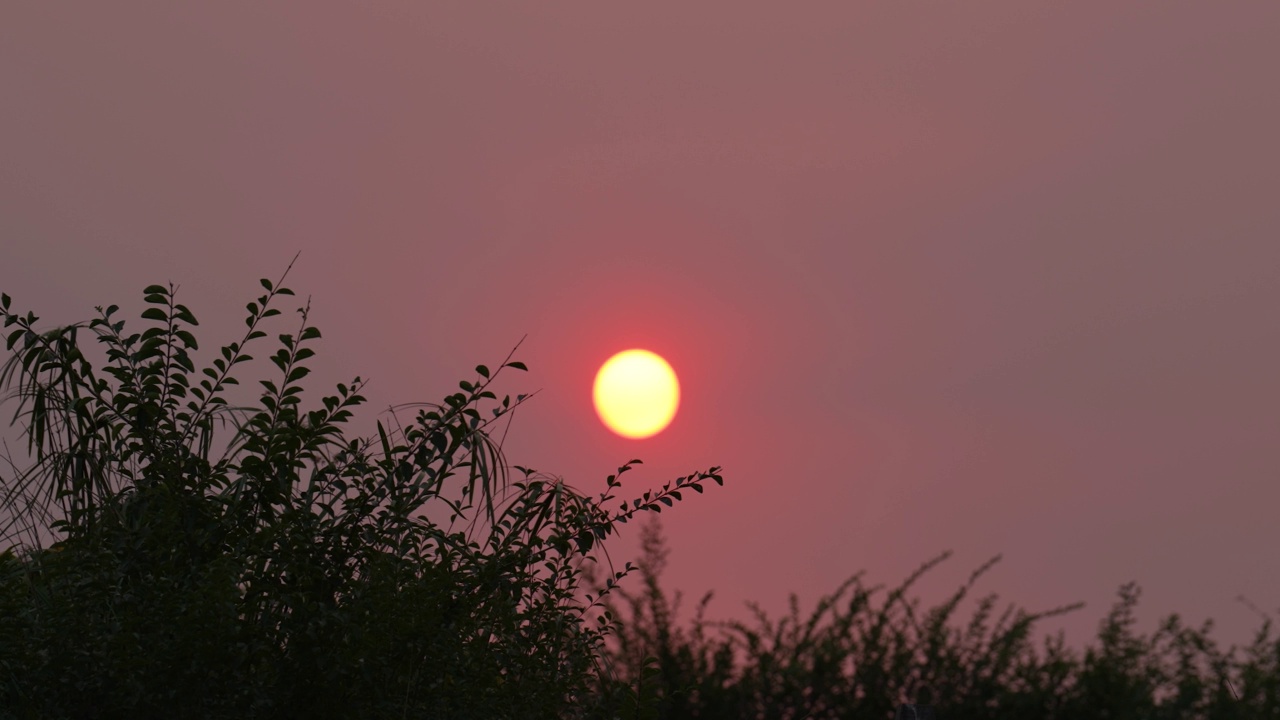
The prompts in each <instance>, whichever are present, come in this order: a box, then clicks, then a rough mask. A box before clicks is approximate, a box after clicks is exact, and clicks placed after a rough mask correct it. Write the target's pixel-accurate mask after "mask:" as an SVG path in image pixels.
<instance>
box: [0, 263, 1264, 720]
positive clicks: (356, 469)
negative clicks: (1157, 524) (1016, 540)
mask: <svg viewBox="0 0 1280 720" xmlns="http://www.w3.org/2000/svg"><path fill="white" fill-rule="evenodd" d="M286 275H287V271H286ZM283 279H284V278H283V277H282V278H281V279H280V280H278V281H277V282H274V283H273V282H270V281H268V280H263V281H261V282H262V286H263V288H264V290H265V292H264V294H263V295H261V296H260V297H258V298H257V299H256V300H255V301H254V302H251V303H249V305H248V306H247V311H248V316H247V318H246V321H245V322H246V331H245V334H244V335H243V337H242V338H241V339H240V340H239V341H238V342H233V343H230V344H228V345H226V346H224V347H222V348H220V349H219V351H218V352H217V353H216V354H215V355H214V357H213V358H212V360H211V361H210V362H209V363H208V365H207V366H197V364H196V357H195V355H196V353H198V352H199V346H198V344H197V340H196V337H195V334H194V331H193V328H195V327H196V326H197V325H198V323H197V321H196V318H195V316H194V314H192V313H191V311H190V310H189V309H187V308H186V307H185V306H183V305H182V304H180V303H178V302H177V300H176V291H175V288H173V287H172V286H161V285H152V286H150V287H148V288H146V290H145V291H144V300H145V302H146V304H147V306H148V307H147V309H146V310H145V311H144V312H143V313H142V319H143V320H144V321H145V322H146V323H147V324H148V326H147V327H146V328H145V329H144V330H143V331H142V332H140V333H136V334H128V333H126V330H125V325H124V322H123V321H121V320H119V319H118V318H117V314H118V312H119V310H118V308H116V307H115V306H110V307H107V308H106V309H101V308H99V313H98V317H96V318H95V319H94V320H92V321H90V322H88V323H87V324H77V325H72V326H68V327H63V328H55V329H52V330H48V331H43V332H42V331H40V330H39V329H37V323H38V321H39V318H38V317H36V316H35V315H34V314H32V313H29V312H28V313H26V314H25V315H24V314H20V313H18V312H16V311H13V310H11V309H10V305H11V301H10V299H9V297H8V296H5V295H0V316H2V317H3V319H4V326H5V328H6V329H7V330H8V332H7V333H6V347H7V349H9V350H11V351H13V353H14V354H13V355H12V357H11V358H10V359H9V360H8V361H7V362H6V363H5V364H4V365H3V367H0V385H2V386H3V387H5V388H8V389H9V390H10V392H9V394H8V395H7V396H6V400H7V401H10V402H14V403H16V406H17V409H16V412H15V416H14V421H15V423H17V424H18V425H19V427H20V428H21V431H22V436H23V437H24V438H25V440H26V444H27V448H26V450H27V454H28V456H29V457H30V461H29V464H27V463H24V466H23V467H19V465H18V464H17V463H16V462H15V461H13V460H12V458H9V463H8V468H7V470H6V471H3V472H2V473H0V549H3V552H2V553H0V718H124V717H128V718H135V717H137V718H148V717H157V718H158V717H164V718H230V717H235V718H294V717H308V716H309V717H318V718H347V717H361V718H364V717H367V718H379V717H385V718H391V717H395V718H412V717H418V718H553V717H554V718H671V719H679V718H704V719H714V718H733V719H734V720H737V719H739V718H759V719H768V720H772V719H774V718H778V719H789V720H800V719H802V718H809V719H818V718H883V719H887V718H890V717H892V716H893V709H894V707H895V706H897V705H898V704H899V703H902V702H912V701H918V702H921V703H924V704H929V705H932V706H933V707H934V708H935V709H936V710H937V717H939V718H942V719H943V720H970V719H972V720H978V719H980V718H981V719H982V720H1014V719H1015V718H1017V719H1018V720H1023V719H1025V718H1028V717H1032V718H1037V719H1044V720H1058V719H1061V720H1067V719H1070V720H1078V719H1080V718H1113V719H1126V718H1131V719H1133V720H1138V719H1144V720H1145V719H1155V720H1166V719H1167V720H1174V719H1181V718H1211V719H1214V720H1217V719H1223V720H1226V719H1228V718H1231V719H1235V718H1241V719H1252V718H1258V719H1261V718H1280V639H1278V638H1274V637H1272V634H1271V619H1270V618H1269V617H1265V616H1264V622H1263V625H1262V627H1261V629H1260V630H1259V631H1258V633H1257V635H1256V637H1255V640H1254V642H1253V643H1252V644H1251V645H1249V646H1248V647H1247V648H1244V649H1243V650H1240V649H1237V648H1235V647H1232V648H1230V649H1229V650H1228V651H1226V652H1223V651H1221V650H1219V649H1218V647H1217V645H1216V644H1215V643H1214V642H1213V641H1212V639H1211V638H1210V631H1211V629H1212V624H1211V623H1206V624H1205V625H1204V626H1202V627H1201V628H1198V629H1196V628H1188V627H1185V626H1184V625H1183V624H1182V622H1181V620H1180V619H1179V618H1178V616H1176V615H1174V616H1170V617H1169V618H1167V619H1166V620H1164V621H1163V622H1161V623H1160V624H1159V627H1158V629H1157V630H1156V632H1155V633H1154V634H1152V635H1149V636H1148V635H1141V634H1137V633H1136V632H1135V624H1136V623H1135V618H1134V609H1135V607H1136V604H1137V601H1138V598H1139V591H1138V588H1137V587H1136V586H1135V585H1132V584H1130V585H1125V586H1123V587H1122V588H1121V589H1120V592H1119V599H1118V601H1117V602H1116V604H1115V606H1114V607H1113V608H1112V609H1111V611H1110V612H1109V614H1108V615H1107V616H1106V618H1105V619H1104V620H1103V621H1102V623H1101V625H1100V628H1099V632H1098V636H1097V642H1096V644H1094V645H1090V646H1088V647H1087V648H1085V649H1084V650H1083V652H1077V651H1075V650H1072V649H1069V648H1067V647H1066V646H1065V644H1064V641H1063V639H1062V636H1061V635H1058V636H1057V637H1056V638H1047V639H1045V641H1044V643H1043V647H1042V648H1037V647H1035V645H1034V643H1033V642H1032V636H1031V630H1032V628H1033V626H1034V624H1035V623H1036V622H1038V621H1040V620H1043V619H1046V618H1050V617H1054V616H1057V615H1060V614H1062V613H1065V612H1069V611H1072V610H1076V609H1078V608H1079V607H1080V606H1079V605H1072V606H1066V607H1061V608H1057V609H1054V610H1050V611H1048V612H1042V613H1028V612H1026V611H1023V610H1019V609H1015V608H1013V607H1009V608H1008V609H1006V610H1005V611H1004V612H1003V613H1002V614H1000V616H999V617H998V618H997V617H995V616H994V611H995V608H996V603H997V597H996V596H995V595H988V596H985V597H983V598H981V599H980V600H978V602H977V606H976V610H975V611H974V614H973V617H972V618H971V619H970V620H969V621H968V622H967V623H957V622H956V621H955V615H956V613H957V609H958V607H959V605H960V603H961V601H962V600H964V599H965V598H966V597H968V596H969V595H970V594H971V593H972V591H973V588H974V586H975V584H976V582H977V581H978V580H979V579H980V577H981V576H982V575H983V573H985V572H986V571H987V570H988V569H989V568H990V567H991V566H992V565H993V564H994V563H995V562H996V561H997V560H998V558H996V559H993V560H992V561H990V562H988V563H986V564H984V565H983V566H982V567H980V568H978V570H976V571H975V572H974V573H973V574H972V575H971V577H970V579H969V581H968V582H967V583H966V584H965V585H963V586H962V587H961V588H960V589H959V590H957V591H956V593H955V594H954V595H952V596H951V597H950V598H949V599H948V600H947V601H945V602H943V603H942V604H940V605H938V606H937V607H934V608H931V609H928V610H924V609H921V608H920V606H919V601H918V600H910V599H908V597H907V593H908V592H909V591H910V590H911V588H912V586H913V584H914V583H915V582H916V581H917V580H918V579H919V578H920V577H921V576H922V575H923V574H924V573H926V572H928V571H929V570H931V569H933V568H934V567H936V566H937V565H938V564H939V563H941V562H943V561H945V560H946V559H947V558H948V557H949V554H948V553H944V554H943V555H941V556H939V557H937V558H934V559H933V560H930V561H929V562H927V563H925V564H923V565H922V566H921V567H920V568H919V569H918V570H916V571H915V572H914V573H912V574H911V575H910V576H909V577H908V578H907V579H906V580H905V581H904V582H903V583H902V584H900V585H899V586H897V587H895V588H893V589H891V590H888V592H887V593H886V594H885V595H884V597H883V599H880V592H881V591H882V590H883V588H881V587H879V586H872V587H868V586H866V585H864V583H863V580H862V575H861V574H859V575H855V576H854V577H852V578H850V579H849V580H848V581H846V582H845V583H843V584H842V585H840V586H839V587H838V588H837V589H836V590H835V591H834V592H833V593H831V594H830V595H828V596H826V597H824V598H822V599H821V600H820V601H819V603H818V604H817V607H816V609H815V610H814V611H813V613H812V614H811V615H810V616H809V617H807V618H803V617H801V615H800V612H799V606H798V601H797V599H796V598H795V597H794V596H793V597H792V603H791V611H790V613H789V615H787V616H786V617H783V618H781V619H776V620H775V619H772V618H769V617H768V616H767V615H766V614H765V613H764V612H762V611H760V609H759V608H758V607H755V606H751V610H752V618H751V621H750V622H740V621H729V622H710V621H707V620H706V619H705V617H706V615H705V613H706V610H707V607H708V604H709V603H710V601H711V597H712V596H711V595H710V594H709V593H708V594H707V595H706V596H704V597H703V598H702V599H701V601H700V602H699V603H698V605H697V610H696V612H695V616H694V618H693V619H692V622H691V623H689V624H687V625H685V624H682V623H681V622H679V617H678V615H679V609H680V604H681V599H682V598H681V595H680V594H679V593H676V594H675V595H674V596H669V595H668V594H667V592H666V591H665V590H664V589H663V587H662V585H661V578H662V574H663V570H664V566H665V564H666V561H667V556H668V549H667V547H666V545H665V541H664V540H663V538H662V535H661V531H660V527H659V525H658V524H657V523H656V521H655V522H652V523H650V524H648V525H646V526H645V527H644V528H643V530H642V538H641V539H642V557H641V559H640V560H639V562H638V563H637V564H636V565H632V564H631V563H627V564H626V565H625V567H623V569H621V570H620V571H615V570H614V569H613V568H612V567H609V569H608V571H607V572H605V570H604V569H603V568H604V567H605V566H606V564H605V562H604V560H607V553H605V552H604V541H605V540H607V538H609V537H610V536H611V535H613V534H615V533H616V532H617V530H618V526H619V525H621V524H625V523H627V522H629V521H630V520H633V519H635V518H636V517H637V516H638V515H639V514H640V513H658V512H661V510H662V509H663V507H671V506H673V505H674V503H675V502H679V501H681V500H683V497H682V493H683V492H684V491H686V490H693V491H694V492H698V493H701V492H703V490H704V485H705V484H706V483H707V481H712V482H715V483H717V484H722V482H723V480H722V478H721V476H720V470H719V468H716V467H713V468H710V469H709V470H707V471H705V472H696V473H693V474H691V475H689V476H686V477H682V478H678V479H676V480H675V481H674V482H673V483H668V484H666V485H665V486H663V487H662V488H660V489H658V490H656V491H649V492H644V493H643V494H642V495H640V496H638V497H634V498H633V499H631V500H626V501H623V502H621V503H614V501H615V500H616V497H615V496H616V495H617V494H619V493H620V490H621V487H622V479H621V478H622V475H623V474H625V473H626V472H627V471H628V470H629V469H630V468H631V467H632V466H633V465H634V464H635V463H636V462H638V461H632V462H630V463H627V464H624V465H623V466H622V467H620V468H619V470H618V472H617V473H616V474H615V475H611V476H609V478H607V481H606V486H607V488H606V490H605V492H603V493H600V494H599V495H596V496H592V495H588V494H583V493H580V492H577V491H575V490H574V489H573V488H572V487H570V486H569V485H567V484H566V483H564V482H563V481H560V480H558V479H555V478H552V477H549V476H546V475H543V474H541V473H537V472H534V471H532V470H529V469H527V468H522V467H518V466H513V467H512V469H511V471H508V469H507V465H506V461H505V459H504V457H503V455H502V450H501V447H500V443H498V442H495V441H494V439H493V436H492V434H491V431H492V430H494V429H495V428H496V427H497V426H498V425H497V424H498V423H501V422H504V421H508V420H509V418H510V413H511V411H512V410H513V409H514V408H516V407H518V406H519V405H520V404H521V403H522V402H523V401H524V400H525V397H524V396H520V395H517V396H516V397H515V398H514V399H512V398H511V397H509V396H508V397H501V398H499V396H498V395H497V394H496V393H495V392H494V390H493V387H494V381H495V379H496V378H497V377H498V376H499V374H500V373H502V372H503V371H505V370H522V369H523V368H524V366H523V365H522V364H521V363H519V362H518V361H513V360H511V358H510V357H508V358H507V359H506V360H504V362H503V363H502V364H501V365H500V366H499V367H498V368H497V369H495V370H492V371H491V370H490V369H489V368H488V367H485V366H479V367H477V368H476V369H475V377H474V378H473V379H471V380H468V381H463V382H462V383H460V385H459V388H460V391H459V392H457V393H454V394H452V395H449V396H448V397H446V398H445V399H444V401H443V402H442V403H440V404H438V405H412V406H410V405H405V406H399V408H397V411H398V412H392V413H391V415H390V417H389V419H388V423H387V424H386V425H384V424H383V423H381V422H379V423H378V424H377V427H376V432H375V433H374V434H373V435H372V436H371V437H358V436H352V435H350V434H349V433H348V431H347V430H346V424H347V423H348V421H349V420H350V419H351V418H352V412H353V411H354V409H355V408H357V407H358V406H359V405H361V404H362V403H363V401H364V398H363V397H362V396H361V394H360V393H361V389H362V388H363V386H364V383H363V381H362V380H360V379H359V378H356V379H355V380H354V381H352V382H351V383H349V384H339V385H338V386H337V388H336V391H335V393H334V394H333V395H330V396H327V397H323V398H322V399H321V401H320V403H319V404H318V405H316V406H314V407H310V408H304V405H303V396H304V394H305V393H304V392H303V386H302V381H303V380H304V379H305V378H306V377H307V375H308V370H307V367H308V364H307V361H308V360H309V359H310V358H311V357H313V356H314V354H315V353H314V350H313V346H314V344H315V342H316V341H317V340H318V339H319V337H320V334H319V332H318V331H317V330H315V329H314V327H313V326H312V325H311V324H310V319H309V309H308V306H307V305H305V304H304V305H303V306H302V307H300V308H299V316H298V322H297V325H296V326H294V327H293V328H292V332H289V333H284V334H279V335H277V342H278V345H277V348H276V349H275V351H274V353H273V354H271V355H270V356H269V360H270V361H271V363H272V364H273V365H274V367H275V370H274V377H270V378H267V379H262V380H259V381H258V384H259V387H260V388H261V391H258V390H257V389H256V388H255V389H254V391H253V393H249V395H251V396H252V397H253V398H254V401H253V402H252V403H251V404H249V405H245V406H237V405H234V404H232V403H230V402H228V400H227V399H226V398H227V397H228V396H231V391H232V390H234V389H235V386H236V385H237V384H238V383H237V379H238V378H239V377H240V372H241V371H242V370H243V369H244V368H245V367H246V366H245V364H246V363H250V362H251V361H252V358H251V357H250V356H249V355H248V348H249V347H250V346H253V347H257V346H258V345H257V344H256V343H259V341H261V340H262V339H263V338H265V337H266V336H267V333H266V330H265V327H266V323H267V321H268V320H269V319H270V318H272V317H274V316H277V315H279V314H280V313H279V311H278V310H277V309H276V307H275V306H276V305H277V304H279V303H280V302H281V298H282V297H288V296H291V295H292V292H291V291H290V290H289V289H288V288H286V287H283V286H282V285H281V282H283ZM86 334H91V335H92V336H93V337H95V338H96V340H98V341H99V343H100V344H99V345H98V346H97V347H98V348H99V351H100V353H102V354H103V355H104V357H105V360H103V361H99V362H95V361H93V360H91V359H90V357H89V355H91V354H92V350H90V348H82V347H81V346H80V344H79V341H80V337H81V335H86ZM86 351H87V352H88V354H86ZM254 393H256V395H255V394H254ZM410 411H412V418H405V419H402V418H401V417H400V413H405V412H410ZM606 506H608V507H606ZM633 570H634V571H635V572H636V573H637V574H638V575H639V579H640V581H641V586H640V588H638V589H637V590H634V591H633V590H628V589H627V588H626V586H625V585H620V584H619V583H620V581H621V580H623V579H624V578H625V577H626V576H627V575H628V574H630V573H632V571H633Z"/></svg>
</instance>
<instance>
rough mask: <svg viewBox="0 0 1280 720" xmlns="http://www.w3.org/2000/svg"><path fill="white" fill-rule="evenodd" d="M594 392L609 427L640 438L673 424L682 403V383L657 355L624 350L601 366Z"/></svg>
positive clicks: (627, 436) (598, 406) (642, 351)
mask: <svg viewBox="0 0 1280 720" xmlns="http://www.w3.org/2000/svg"><path fill="white" fill-rule="evenodd" d="M591 396H592V398H593V399H594V400H595V405H596V413H598V414H599V415H600V419H601V420H602V421H604V424H605V425H606V426H607V427H608V428H609V429H610V430H612V431H614V432H616V433H618V434H619V435H621V436H622V437H625V438H632V439H635V440H639V439H641V438H647V437H650V436H652V435H656V434H658V433H660V432H662V430H663V428H665V427H666V426H667V425H670V424H671V419H672V418H674V417H675V416H676V408H677V407H678V406H679V405H680V383H679V382H678V381H677V380H676V373H675V371H674V370H672V369H671V366H670V365H669V364H667V361H666V360H663V359H662V358H661V357H659V356H658V355H655V354H653V353H651V352H649V351H648V350H624V351H623V352H620V353H618V354H617V355H614V356H613V357H611V358H609V360H608V361H607V362H605V364H604V365H601V366H600V372H598V373H596V382H595V386H594V387H593V388H592V391H591Z"/></svg>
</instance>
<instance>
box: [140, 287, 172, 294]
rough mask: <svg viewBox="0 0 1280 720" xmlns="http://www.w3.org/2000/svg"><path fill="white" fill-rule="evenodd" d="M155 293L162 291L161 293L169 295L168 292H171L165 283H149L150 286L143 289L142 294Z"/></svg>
mask: <svg viewBox="0 0 1280 720" xmlns="http://www.w3.org/2000/svg"><path fill="white" fill-rule="evenodd" d="M153 293H160V294H162V295H168V294H169V288H167V287H165V286H163V285H148V286H147V287H146V288H145V289H144V290H143V291H142V294H143V295H151V294H153Z"/></svg>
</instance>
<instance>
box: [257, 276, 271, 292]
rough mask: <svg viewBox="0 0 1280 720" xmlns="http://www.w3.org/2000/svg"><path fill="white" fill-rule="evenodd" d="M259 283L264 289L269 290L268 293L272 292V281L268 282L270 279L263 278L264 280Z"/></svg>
mask: <svg viewBox="0 0 1280 720" xmlns="http://www.w3.org/2000/svg"><path fill="white" fill-rule="evenodd" d="M258 282H260V283H262V287H264V288H266V289H267V292H271V281H270V280H268V279H266V278H262V279H261V280H259V281H258Z"/></svg>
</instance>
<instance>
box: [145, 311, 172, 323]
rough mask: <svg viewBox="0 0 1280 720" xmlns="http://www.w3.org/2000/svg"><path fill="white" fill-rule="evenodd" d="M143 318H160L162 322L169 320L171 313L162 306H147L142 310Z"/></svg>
mask: <svg viewBox="0 0 1280 720" xmlns="http://www.w3.org/2000/svg"><path fill="white" fill-rule="evenodd" d="M142 319H143V320H159V321H160V322H168V320H169V315H168V314H167V313H166V312H165V311H164V310H162V309H161V308H147V309H146V310H144V311H143V312H142Z"/></svg>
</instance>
